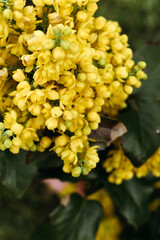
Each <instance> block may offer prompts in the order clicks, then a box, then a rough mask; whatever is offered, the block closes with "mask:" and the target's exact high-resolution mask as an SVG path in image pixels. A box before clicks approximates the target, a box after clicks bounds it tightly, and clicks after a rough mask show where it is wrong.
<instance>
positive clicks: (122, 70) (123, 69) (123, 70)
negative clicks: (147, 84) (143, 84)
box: [116, 67, 128, 78]
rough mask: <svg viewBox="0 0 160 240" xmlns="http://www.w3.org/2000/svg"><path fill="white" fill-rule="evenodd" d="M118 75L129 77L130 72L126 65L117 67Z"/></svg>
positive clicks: (119, 76)
mask: <svg viewBox="0 0 160 240" xmlns="http://www.w3.org/2000/svg"><path fill="white" fill-rule="evenodd" d="M116 75H117V77H118V78H127V77H128V72H127V70H126V67H118V68H116Z"/></svg>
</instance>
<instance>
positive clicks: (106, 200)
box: [88, 189, 122, 240]
mask: <svg viewBox="0 0 160 240" xmlns="http://www.w3.org/2000/svg"><path fill="white" fill-rule="evenodd" d="M88 199H89V200H96V201H98V202H99V203H100V204H101V205H102V208H103V214H104V216H103V218H102V220H101V222H100V225H99V228H98V231H97V234H96V238H95V239H96V240H105V239H112V240H118V239H119V237H120V234H121V232H122V226H121V223H120V220H119V219H118V216H116V213H115V207H114V204H113V201H112V199H111V197H110V196H109V194H108V193H107V192H106V191H105V190H104V189H100V190H98V191H97V192H95V193H93V194H91V195H89V196H88Z"/></svg>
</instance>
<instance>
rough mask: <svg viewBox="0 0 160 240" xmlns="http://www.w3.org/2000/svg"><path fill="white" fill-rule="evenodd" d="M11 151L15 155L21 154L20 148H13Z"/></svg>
mask: <svg viewBox="0 0 160 240" xmlns="http://www.w3.org/2000/svg"><path fill="white" fill-rule="evenodd" d="M9 150H10V152H12V153H14V154H17V153H19V147H16V146H12V147H11V148H10V149H9Z"/></svg>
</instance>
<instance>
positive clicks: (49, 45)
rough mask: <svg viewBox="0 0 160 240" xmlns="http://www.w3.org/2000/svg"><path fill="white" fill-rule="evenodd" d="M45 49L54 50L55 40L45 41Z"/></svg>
mask: <svg viewBox="0 0 160 240" xmlns="http://www.w3.org/2000/svg"><path fill="white" fill-rule="evenodd" d="M43 47H44V49H46V50H47V49H52V48H54V42H53V40H51V39H47V40H45V41H44V42H43Z"/></svg>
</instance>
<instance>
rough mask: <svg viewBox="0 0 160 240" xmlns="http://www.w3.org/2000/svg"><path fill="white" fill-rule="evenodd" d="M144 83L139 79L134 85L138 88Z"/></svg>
mask: <svg viewBox="0 0 160 240" xmlns="http://www.w3.org/2000/svg"><path fill="white" fill-rule="evenodd" d="M141 85H142V83H141V82H140V81H137V82H136V84H135V85H134V86H135V87H136V88H140V87H141Z"/></svg>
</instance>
